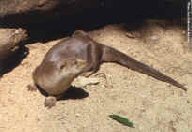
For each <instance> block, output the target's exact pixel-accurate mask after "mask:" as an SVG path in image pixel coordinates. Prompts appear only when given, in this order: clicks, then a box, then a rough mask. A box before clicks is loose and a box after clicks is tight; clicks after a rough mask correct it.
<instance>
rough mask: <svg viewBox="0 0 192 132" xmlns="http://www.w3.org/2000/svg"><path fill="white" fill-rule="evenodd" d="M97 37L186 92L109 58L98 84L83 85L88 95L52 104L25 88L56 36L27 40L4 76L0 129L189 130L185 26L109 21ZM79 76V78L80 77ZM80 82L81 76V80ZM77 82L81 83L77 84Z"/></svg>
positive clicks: (191, 82) (191, 96) (191, 79)
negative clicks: (131, 26) (130, 26)
mask: <svg viewBox="0 0 192 132" xmlns="http://www.w3.org/2000/svg"><path fill="white" fill-rule="evenodd" d="M90 34H91V36H92V37H93V39H94V40H96V41H97V42H100V43H103V44H106V45H110V46H112V47H115V48H117V49H119V50H120V51H122V52H124V53H126V54H127V55H129V56H131V57H133V58H135V59H137V60H140V61H142V62H144V63H145V64H148V65H150V66H152V67H154V68H156V69H158V70H160V71H161V72H163V73H165V74H167V75H169V76H171V77H173V78H174V79H176V80H178V81H179V82H181V83H182V84H185V86H186V87H187V88H188V91H187V92H184V91H183V90H181V89H178V88H176V87H174V86H172V85H169V84H167V83H164V82H161V81H158V80H156V79H154V78H152V77H149V76H147V75H144V74H140V73H138V72H135V71H132V70H129V69H127V68H124V67H122V66H120V65H118V64H113V63H107V64H106V63H105V64H103V65H102V66H101V69H100V71H99V73H102V74H104V75H105V76H106V79H105V78H104V77H103V76H102V74H98V75H97V76H94V77H96V78H97V79H98V80H99V82H100V83H99V84H97V85H87V86H84V87H82V89H84V90H85V91H84V92H87V93H88V94H89V96H88V97H84V98H82V99H67V100H62V101H59V102H58V103H57V105H56V106H55V107H53V108H51V109H47V108H45V107H44V96H43V95H42V94H40V92H39V91H37V92H29V91H27V87H26V86H27V85H28V84H30V83H32V78H31V74H32V71H33V70H34V68H35V67H36V66H37V65H38V64H39V63H40V62H41V60H42V59H43V56H44V55H45V53H46V52H47V51H48V50H49V49H50V48H51V47H52V46H53V45H54V44H56V43H57V42H58V41H60V40H55V41H52V42H48V43H45V44H42V43H35V44H30V45H27V47H28V48H29V55H28V56H27V57H26V58H25V59H24V60H23V61H22V63H21V64H20V65H19V66H17V67H16V68H15V69H14V70H12V71H11V72H9V73H8V74H6V75H4V76H3V77H2V78H1V80H0V132H191V131H192V51H190V50H188V49H187V44H186V41H185V34H184V32H183V30H181V29H179V28H178V27H175V26H168V27H167V26H163V25H162V24H159V22H149V24H146V25H145V27H144V28H141V29H139V30H135V31H128V30H126V29H125V26H123V25H108V26H105V27H103V28H100V29H98V30H94V31H92V32H90ZM79 80H80V78H79ZM77 82H78V80H77ZM74 85H75V86H76V87H79V86H78V83H77V84H76V83H74ZM110 114H118V115H122V116H125V117H128V118H129V119H130V120H132V121H133V123H134V126H135V128H129V127H126V126H123V125H121V124H119V123H118V122H116V121H114V120H112V119H110V118H109V117H108V116H109V115H110Z"/></svg>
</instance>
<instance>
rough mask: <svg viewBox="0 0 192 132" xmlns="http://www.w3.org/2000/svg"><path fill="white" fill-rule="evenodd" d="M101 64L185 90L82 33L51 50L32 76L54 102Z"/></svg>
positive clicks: (77, 32) (157, 72)
mask: <svg viewBox="0 0 192 132" xmlns="http://www.w3.org/2000/svg"><path fill="white" fill-rule="evenodd" d="M103 62H115V63H118V64H120V65H122V66H125V67H127V68H130V69H132V70H135V71H138V72H140V73H143V74H147V75H149V76H152V77H154V78H156V79H158V80H161V81H163V82H167V83H170V84H172V85H174V86H176V87H178V88H182V89H184V90H186V88H185V87H184V86H183V85H181V84H179V83H178V82H177V81H175V80H174V79H172V78H171V77H169V76H167V75H164V74H162V73H160V72H159V71H157V70H155V69H153V68H151V67H149V66H147V65H145V64H143V63H141V62H139V61H137V60H134V59H132V58H130V57H129V56H127V55H126V54H123V53H121V52H120V51H118V50H116V49H114V48H112V47H109V46H106V45H103V44H99V43H97V42H95V41H94V40H92V39H91V38H90V37H89V36H88V34H87V33H85V32H84V31H81V30H78V31H76V32H75V33H74V34H73V36H72V37H71V38H68V39H66V40H64V41H62V42H60V43H59V44H57V45H55V46H53V47H52V48H51V49H50V50H49V51H48V52H47V54H46V55H45V58H44V59H43V61H42V63H41V64H40V65H39V66H38V67H37V68H36V69H35V71H34V73H33V79H34V83H35V84H36V85H37V86H38V87H40V88H41V89H43V90H44V91H45V92H46V93H47V96H53V97H56V98H57V97H59V96H60V95H61V94H63V93H64V92H65V91H66V90H67V89H68V88H69V87H70V86H71V83H72V82H73V80H74V79H75V78H76V77H77V76H78V75H81V74H93V73H95V72H97V71H98V70H99V68H100V65H101V64H102V63H103ZM55 101H56V99H55ZM47 102H50V101H47Z"/></svg>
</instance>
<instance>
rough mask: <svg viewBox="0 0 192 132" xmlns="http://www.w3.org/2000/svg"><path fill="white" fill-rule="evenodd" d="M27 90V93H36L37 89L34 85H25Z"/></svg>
mask: <svg viewBox="0 0 192 132" xmlns="http://www.w3.org/2000/svg"><path fill="white" fill-rule="evenodd" d="M27 90H28V91H37V87H36V86H34V85H30V84H29V85H27Z"/></svg>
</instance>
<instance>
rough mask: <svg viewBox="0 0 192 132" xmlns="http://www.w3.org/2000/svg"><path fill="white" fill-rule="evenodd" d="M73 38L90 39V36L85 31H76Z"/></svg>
mask: <svg viewBox="0 0 192 132" xmlns="http://www.w3.org/2000/svg"><path fill="white" fill-rule="evenodd" d="M73 37H88V38H89V34H88V33H87V32H85V31H83V30H76V31H75V32H74V33H73Z"/></svg>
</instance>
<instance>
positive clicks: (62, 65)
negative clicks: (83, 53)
mask: <svg viewBox="0 0 192 132" xmlns="http://www.w3.org/2000/svg"><path fill="white" fill-rule="evenodd" d="M66 65H67V64H66V62H64V63H63V64H61V65H60V67H59V68H60V69H63V68H64V67H65V66H66Z"/></svg>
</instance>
